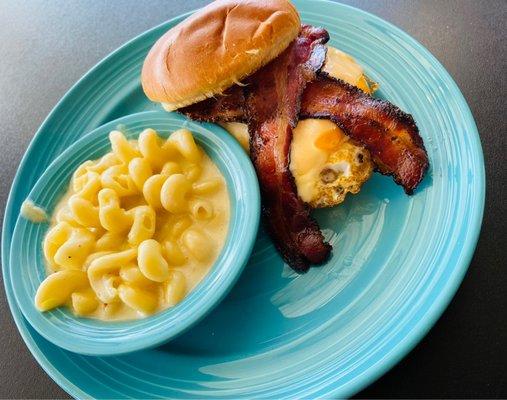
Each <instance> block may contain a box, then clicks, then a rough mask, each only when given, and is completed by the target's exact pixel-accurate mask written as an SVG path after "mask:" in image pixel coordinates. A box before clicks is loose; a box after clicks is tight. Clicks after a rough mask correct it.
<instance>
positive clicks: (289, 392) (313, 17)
mask: <svg viewBox="0 0 507 400" xmlns="http://www.w3.org/2000/svg"><path fill="white" fill-rule="evenodd" d="M295 4H296V6H297V7H298V9H299V11H300V12H301V16H302V19H303V21H304V22H306V23H310V24H314V25H320V26H323V27H325V28H326V29H328V30H329V33H330V35H331V45H334V46H336V47H339V48H341V49H342V50H344V51H346V52H348V53H350V54H352V55H353V56H354V57H355V58H356V59H357V60H358V61H359V62H360V63H361V64H362V65H364V67H365V70H366V73H367V74H368V75H369V76H370V77H371V78H372V79H374V80H375V81H377V82H379V83H380V84H381V89H380V91H379V93H378V95H379V96H380V97H383V98H386V99H389V100H390V101H392V102H393V103H395V104H397V105H399V106H400V107H401V108H402V109H403V110H406V111H408V112H410V113H411V114H413V116H414V118H415V120H416V121H417V124H418V125H419V128H420V130H421V134H422V136H423V139H424V141H425V144H426V147H427V150H428V154H429V158H430V162H431V169H430V171H429V173H428V175H427V176H426V178H425V180H424V181H423V182H422V184H421V186H420V187H419V189H418V190H417V192H416V193H415V195H413V196H411V197H408V196H406V195H405V194H404V193H403V191H402V189H401V188H400V187H398V186H396V185H395V184H394V183H393V182H392V181H391V180H390V179H389V178H387V177H383V176H380V175H378V174H375V176H374V177H373V178H372V179H371V180H370V181H369V182H368V183H367V184H366V185H365V186H364V188H363V190H362V191H361V193H360V194H358V195H356V196H352V197H349V198H348V199H347V201H346V203H345V204H344V205H342V206H340V207H335V208H332V209H328V210H320V211H319V212H316V213H315V214H316V217H317V219H318V220H319V222H320V224H321V226H322V227H323V231H324V234H325V236H326V238H327V239H328V240H329V241H331V243H332V244H333V246H334V252H333V257H332V259H331V260H330V261H329V262H328V263H327V264H326V265H324V266H323V267H321V268H314V269H312V270H311V271H310V272H309V273H308V274H306V275H301V276H298V275H295V274H294V273H292V272H291V271H290V269H289V268H287V267H286V266H285V265H284V264H283V262H282V260H281V259H280V257H279V256H278V255H277V253H276V252H275V250H274V247H273V245H272V243H271V241H270V240H269V238H268V237H267V236H266V235H265V234H264V233H263V232H262V231H260V233H259V235H258V238H257V242H256V244H255V247H254V250H253V253H252V257H251V259H250V262H249V264H248V265H247V266H246V267H245V270H244V272H243V274H242V275H241V277H240V279H239V280H238V282H237V284H236V286H235V287H234V288H233V289H232V291H231V292H230V294H229V295H228V296H227V297H226V298H225V299H224V301H223V302H222V303H221V304H220V305H219V306H218V307H217V308H216V309H215V310H214V311H213V312H212V313H211V314H210V315H209V316H208V317H207V318H205V319H204V320H203V321H202V322H201V323H199V324H198V325H196V326H194V327H193V328H192V329H191V330H190V331H188V332H187V333H186V334H184V335H182V336H180V337H179V338H177V339H176V340H174V341H172V342H170V343H169V344H166V345H164V346H162V347H159V348H156V349H153V350H148V351H142V352H137V353H132V354H130V355H126V356H120V357H108V358H97V357H87V356H80V355H76V354H73V353H69V352H66V351H64V350H62V349H60V348H58V347H56V346H54V345H52V344H50V343H49V342H47V341H46V340H44V339H43V338H42V337H41V336H39V335H38V334H37V333H36V332H35V331H34V330H33V329H32V328H31V327H30V326H29V325H28V324H27V322H26V320H24V319H23V317H22V315H21V313H20V311H19V309H18V307H17V305H16V304H15V302H14V299H13V295H12V287H11V285H10V283H9V281H8V279H5V285H6V291H7V296H8V299H9V303H10V306H11V310H12V314H13V316H14V319H15V321H16V324H17V325H18V328H19V331H20V332H21V334H22V336H23V338H24V340H25V341H26V343H27V346H28V347H29V348H30V350H31V351H32V353H33V354H34V356H35V357H36V358H37V360H38V361H39V363H40V364H41V365H42V367H43V368H44V369H45V370H46V371H47V372H48V373H49V374H50V375H51V377H53V379H54V380H55V381H56V382H57V383H58V384H59V385H60V386H62V387H63V388H64V389H65V390H66V391H68V392H69V393H70V394H71V395H73V396H75V397H80V398H84V397H95V398H128V397H136V398H151V397H171V398H238V397H254V398H284V397H292V398H314V397H331V396H333V397H346V396H349V395H352V394H353V393H355V392H357V391H358V390H360V389H362V388H363V387H364V386H366V385H367V384H369V383H371V382H372V381H373V380H374V379H376V378H378V377H379V376H380V375H381V374H383V373H385V372H386V371H387V370H388V369H389V368H391V367H392V366H393V365H394V364H395V363H396V362H397V361H399V360H400V358H401V357H403V356H404V355H405V354H406V353H407V352H408V351H409V350H410V349H411V348H412V347H413V346H414V345H415V344H416V343H417V342H418V341H419V340H420V339H421V338H422V337H423V335H424V334H425V333H426V332H427V331H428V330H429V329H430V327H431V326H432V325H433V324H434V323H435V321H436V320H437V318H438V317H439V316H440V315H441V313H442V312H443V310H444V309H445V307H446V306H447V304H448V303H449V301H450V299H451V298H452V296H453V295H454V293H455V292H456V290H457V288H458V285H459V284H460V282H461V280H462V279H463V276H464V274H465V272H466V269H467V266H468V264H469V262H470V259H471V257H472V254H473V252H474V248H475V244H476V242H477V238H478V235H479V231H480V225H481V221H482V212H483V208H484V162H483V156H482V151H481V145H480V141H479V136H478V133H477V128H476V126H475V123H474V120H473V118H472V115H471V113H470V110H469V108H468V106H467V104H466V102H465V100H464V98H463V96H462V95H461V93H460V91H459V89H458V88H457V86H456V84H455V83H454V82H453V80H452V79H451V77H450V76H449V74H448V73H447V72H446V71H445V69H444V68H443V67H442V66H441V65H440V63H439V62H438V61H437V60H436V59H435V58H434V57H433V56H432V55H431V54H430V53H429V52H428V51H427V50H426V49H425V48H424V47H423V46H422V45H420V44H419V43H417V42H416V41H415V40H414V39H412V38H411V37H410V36H408V35H407V34H406V33H404V32H402V31H401V30H400V29H398V28H396V27H394V26H393V25H391V24H389V23H387V22H385V21H383V20H381V19H380V18H377V17H375V16H373V15H370V14H368V13H365V12H363V11H360V10H357V9H355V8H352V7H348V6H344V5H340V4H336V3H330V2H326V1H315V0H314V1H308V0H305V1H303V0H299V1H295ZM185 16H186V15H183V16H180V17H178V18H175V19H173V20H171V21H169V22H167V23H164V24H162V25H161V26H159V27H156V28H154V29H152V30H151V31H148V32H146V33H144V34H142V35H141V36H139V37H137V38H135V39H134V40H132V41H131V42H129V43H127V44H126V45H124V46H123V47H122V48H120V49H119V50H117V51H116V52H114V53H113V54H111V55H110V56H109V57H107V58H106V59H105V60H103V61H102V62H101V63H99V64H98V65H97V66H96V67H95V68H93V69H92V70H91V71H90V72H89V73H88V74H86V75H85V76H84V77H83V78H82V79H81V80H80V81H79V82H78V83H77V84H76V85H75V86H74V87H73V88H72V89H71V90H70V91H69V92H68V93H67V94H66V95H65V97H64V98H63V99H62V100H61V101H60V103H59V104H58V105H57V106H56V108H55V109H54V110H53V111H52V112H51V114H50V115H49V117H48V118H47V119H46V121H45V122H44V124H43V125H42V126H41V128H40V129H39V131H38V132H37V134H36V136H35V138H34V140H33V141H32V143H31V145H30V147H29V149H28V151H27V153H26V154H25V157H24V159H23V161H22V163H21V166H20V168H19V171H18V174H17V176H16V178H15V181H14V184H13V187H12V190H11V194H10V197H9V201H8V206H7V210H6V213H5V220H4V230H3V241H2V250H3V251H2V257H3V268H4V275H3V276H4V278H6V277H7V276H8V275H9V273H8V271H9V266H10V263H9V249H10V245H11V240H12V232H13V229H14V223H15V221H16V218H17V216H18V213H19V209H20V205H21V203H22V201H23V200H24V199H25V197H26V196H27V194H28V193H29V191H30V189H31V187H32V186H33V185H34V183H35V181H36V180H37V178H38V177H39V176H40V175H41V174H42V172H43V171H44V169H45V168H46V167H47V166H48V165H49V163H50V162H51V161H52V160H53V159H54V158H55V157H56V156H57V155H58V154H59V153H61V152H62V151H63V150H64V149H65V148H66V147H67V146H68V145H69V144H71V143H72V142H74V141H76V140H77V139H78V138H79V137H80V136H82V135H83V134H85V133H86V132H89V131H91V130H92V129H94V128H96V127H97V126H99V125H102V124H104V123H105V122H107V121H110V120H113V119H116V118H118V117H120V116H123V115H127V114H130V113H133V112H138V111H144V110H152V109H158V106H157V105H155V104H151V103H150V102H149V101H147V100H146V98H145V96H144V95H143V92H142V90H141V87H140V82H139V74H140V71H141V65H142V61H143V58H144V56H145V55H146V53H147V51H148V50H149V48H150V46H151V45H152V44H153V43H154V41H155V40H156V39H157V38H158V37H159V36H161V35H162V33H163V32H165V31H166V30H167V29H168V28H170V27H171V26H173V25H175V24H176V23H178V22H179V21H181V20H182V19H183V18H185Z"/></svg>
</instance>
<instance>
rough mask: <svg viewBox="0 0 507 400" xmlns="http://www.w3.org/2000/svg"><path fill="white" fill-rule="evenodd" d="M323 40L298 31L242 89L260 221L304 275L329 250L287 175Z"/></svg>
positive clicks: (322, 35)
mask: <svg viewBox="0 0 507 400" xmlns="http://www.w3.org/2000/svg"><path fill="white" fill-rule="evenodd" d="M328 39H329V37H328V34H327V32H326V31H325V30H323V29H318V28H314V27H310V26H303V27H302V30H301V33H300V35H299V37H298V38H297V39H296V40H295V41H294V42H293V43H292V44H291V45H290V46H289V47H288V48H287V49H286V50H285V51H284V52H283V53H282V54H281V55H280V56H279V57H277V58H276V60H274V61H272V62H271V63H270V64H268V65H266V66H265V67H264V68H261V69H260V70H259V71H258V72H256V73H255V74H254V75H253V76H252V77H251V79H250V80H249V83H248V85H247V86H246V103H245V110H246V114H247V116H248V130H249V133H250V155H251V158H252V161H253V163H254V165H255V168H256V171H257V176H258V178H259V182H260V187H261V191H262V199H263V215H264V219H265V222H266V225H267V227H268V231H269V233H270V234H271V236H272V238H273V240H274V243H275V246H276V247H277V249H278V250H279V252H280V254H281V255H282V257H283V258H284V260H285V261H286V262H287V263H288V264H289V265H290V266H291V267H292V268H293V269H294V270H296V271H298V272H306V271H307V270H308V268H309V264H310V263H311V264H320V263H322V262H324V261H325V260H326V259H327V258H328V257H329V254H330V251H331V246H330V245H329V244H328V243H325V242H324V237H323V236H322V233H321V232H320V229H319V226H318V225H317V222H315V220H314V219H313V218H312V217H311V216H310V210H309V207H308V206H307V205H306V204H305V203H303V201H302V200H301V199H300V198H299V197H298V195H297V188H296V184H295V182H294V177H293V176H292V174H291V172H290V170H289V162H290V159H289V151H290V144H291V141H292V129H293V128H294V127H295V126H296V125H297V121H298V115H299V108H300V99H301V95H302V93H303V90H304V88H305V86H306V84H307V82H309V81H311V80H313V79H315V76H316V73H317V72H318V71H319V70H320V68H322V65H323V64H324V61H325V56H326V49H325V47H324V46H323V43H325V42H327V40H328Z"/></svg>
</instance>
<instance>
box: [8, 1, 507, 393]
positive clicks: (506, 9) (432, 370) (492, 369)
mask: <svg viewBox="0 0 507 400" xmlns="http://www.w3.org/2000/svg"><path fill="white" fill-rule="evenodd" d="M343 2H344V3H347V4H351V5H354V6H357V7H359V8H362V9H364V10H366V11H369V12H372V13H374V14H376V15H378V16H380V17H382V18H384V19H386V20H388V21H390V22H392V23H394V24H395V25H397V26H399V27H401V28H402V29H404V30H405V31H406V32H408V33H409V34H411V35H412V36H414V37H415V38H416V39H418V40H419V41H420V42H421V43H422V44H423V45H425V46H426V47H427V48H428V49H429V50H430V51H431V52H432V53H433V54H434V55H435V56H436V57H437V58H438V59H439V60H440V61H441V62H442V64H443V65H444V66H445V67H446V68H447V70H448V71H449V72H450V73H451V75H452V76H453V77H454V79H455V80H456V82H457V84H458V86H459V87H460V88H461V90H462V91H463V94H464V95H465V97H466V99H467V101H468V103H469V105H470V107H471V109H472V112H473V114H474V117H475V119H476V122H477V125H478V128H479V131H480V135H481V139H482V145H483V149H484V154H485V160H486V171H487V199H486V209H485V215H484V224H483V229H482V233H481V237H480V240H479V244H478V246H477V250H476V253H475V256H474V258H473V261H472V264H471V266H470V269H469V271H468V274H467V276H466V277H465V280H464V282H463V284H462V285H461V287H460V289H459V291H458V293H457V295H456V297H455V298H454V300H453V301H452V303H451V305H450V306H449V308H448V309H447V311H446V312H445V313H444V315H443V316H442V317H441V318H440V320H439V321H438V323H437V324H436V326H435V327H434V328H433V329H432V330H431V331H430V333H429V334H428V335H427V336H426V338H425V339H424V340H423V341H422V342H421V343H420V344H419V345H418V346H417V347H416V348H415V349H414V350H413V351H412V352H411V353H410V354H409V355H408V356H407V357H406V358H405V359H404V360H403V361H402V362H401V363H400V364H398V365H397V366H396V367H394V368H393V369H392V370H391V371H390V372H389V373H387V374H386V375H385V376H384V377H382V378H381V379H379V380H378V381H377V382H375V383H374V384H372V385H371V386H370V387H368V388H367V389H365V390H364V391H363V392H361V393H359V394H358V397H362V398H371V397H375V398H390V397H396V398H399V397H409V398H413V397H418V398H421V397H437V398H442V397H444V398H456V397H460V398H463V397H465V398H470V397H497V398H502V397H507V372H506V371H507V368H506V367H507V323H506V320H505V315H506V314H505V310H506V309H507V290H506V287H507V269H506V268H505V267H506V265H507V261H506V260H507V257H506V255H507V254H506V252H505V240H506V238H507V236H506V231H505V225H506V221H505V215H506V214H507V209H506V203H507V198H506V196H505V194H506V193H505V189H504V187H505V184H506V183H507V176H506V173H505V172H506V168H505V161H506V160H505V156H504V153H503V152H504V151H505V150H507V146H506V140H505V134H506V132H507V129H506V124H505V119H504V118H505V115H506V103H505V95H506V94H507V87H506V83H505V82H506V80H507V79H506V76H505V75H506V74H507V65H506V53H507V52H506V42H507V37H506V33H505V32H506V21H507V2H506V1H505V0H489V1H488V0H476V1H474V0H449V1H444V0H441V1H413V2H412V1H405V0H376V1H368V0H356V1H354V0H346V1H343ZM205 3H207V2H206V1H202V0H184V1H183V0H178V1H154V0H153V1H146V0H144V1H139V0H122V1H113V0H109V1H93V2H92V1H90V0H89V1H15V0H12V1H8V0H0V129H1V131H0V149H1V153H0V154H1V155H0V163H1V167H0V184H1V190H0V202H1V207H0V209H1V213H2V217H3V212H4V207H5V202H6V200H7V196H8V192H9V188H10V185H11V182H12V179H13V177H14V174H15V173H16V169H17V166H18V164H19V161H20V159H21V157H22V155H23V153H24V151H25V149H26V148H27V146H28V143H29V142H30V140H31V139H32V136H33V134H34V132H35V131H36V130H37V128H38V126H39V125H40V124H41V122H42V121H43V119H44V118H45V117H46V115H47V114H48V113H49V111H50V110H51V109H52V108H53V106H54V105H55V104H56V102H57V101H58V100H59V99H60V97H61V96H62V95H63V94H64V93H65V92H66V91H67V90H68V89H69V88H70V86H71V85H72V84H73V83H74V82H76V80H78V79H79V78H80V77H81V75H83V74H84V73H85V72H86V71H87V70H88V69H89V68H91V67H92V66H93V65H94V64H96V63H97V62H98V61H99V60H101V59H102V58H103V57H104V56H106V55H107V54H108V53H109V52H111V51H112V50H114V49H116V48H117V47H118V46H120V45H121V44H123V43H124V42H126V41H127V40H129V39H131V38H132V37H134V36H136V35H137V34H139V33H141V32H143V31H145V30H146V29H149V28H151V27H153V26H155V25H158V24H159V23H161V22H163V21H165V20H167V19H169V18H171V17H174V16H176V15H178V14H180V13H182V12H185V11H188V10H192V9H195V8H197V7H199V6H201V5H203V4H205ZM0 291H1V292H2V293H1V294H0V327H1V329H0V398H68V395H67V394H66V393H65V392H64V391H63V390H61V389H60V388H59V387H58V386H57V385H56V384H55V383H54V382H53V381H52V380H51V379H50V378H49V377H48V376H47V375H46V374H45V373H44V371H43V370H42V369H41V368H40V367H39V365H38V364H37V363H36V362H35V360H34V359H33V357H32V356H31V354H30V352H29V351H28V349H27V348H26V346H25V345H24V343H23V341H22V339H21V337H20V335H19V333H18V332H17V329H16V327H15V325H14V322H13V320H12V317H11V315H10V311H9V307H8V305H7V301H6V299H5V294H4V293H3V285H2V286H1V289H0ZM502 310H503V311H502Z"/></svg>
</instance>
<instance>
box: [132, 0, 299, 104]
mask: <svg viewBox="0 0 507 400" xmlns="http://www.w3.org/2000/svg"><path fill="white" fill-rule="evenodd" d="M300 26H301V21H300V19H299V15H298V13H297V11H296V9H295V7H294V6H293V5H292V4H291V3H290V1H288V0H243V1H241V0H217V1H215V2H213V3H211V4H209V5H208V6H206V7H204V8H203V9H201V10H200V11H198V12H196V13H195V14H193V15H192V16H190V17H189V18H187V19H186V20H185V21H183V22H181V23H180V24H178V25H177V26H175V27H174V28H172V29H171V30H169V31H168V32H167V33H166V34H165V35H164V36H162V37H161V38H160V39H159V40H158V41H157V42H156V43H155V45H154V46H153V47H152V48H151V50H150V52H149V54H148V56H147V57H146V60H145V61H144V65H143V71H142V76H141V80H142V85H143V90H144V92H145V93H146V95H147V96H148V97H149V98H150V99H151V100H153V101H156V102H161V103H164V107H165V108H166V109H167V110H175V109H177V108H180V107H184V106H187V105H190V104H192V103H196V102H198V101H201V100H204V99H206V98H208V97H211V96H213V95H216V94H220V93H222V92H223V91H224V90H225V89H227V88H228V87H230V86H232V85H233V84H234V83H237V82H239V81H241V80H242V79H244V78H245V77H247V76H248V75H251V74H252V73H253V72H255V71H256V70H258V69H259V68H260V67H262V66H263V65H265V64H267V63H268V62H270V61H271V60H273V59H274V58H276V57H277V56H278V55H279V54H280V53H281V52H283V50H285V49H286V48H287V46H288V45H289V44H290V42H292V41H293V40H294V39H295V38H296V36H297V35H298V33H299V30H300Z"/></svg>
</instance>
